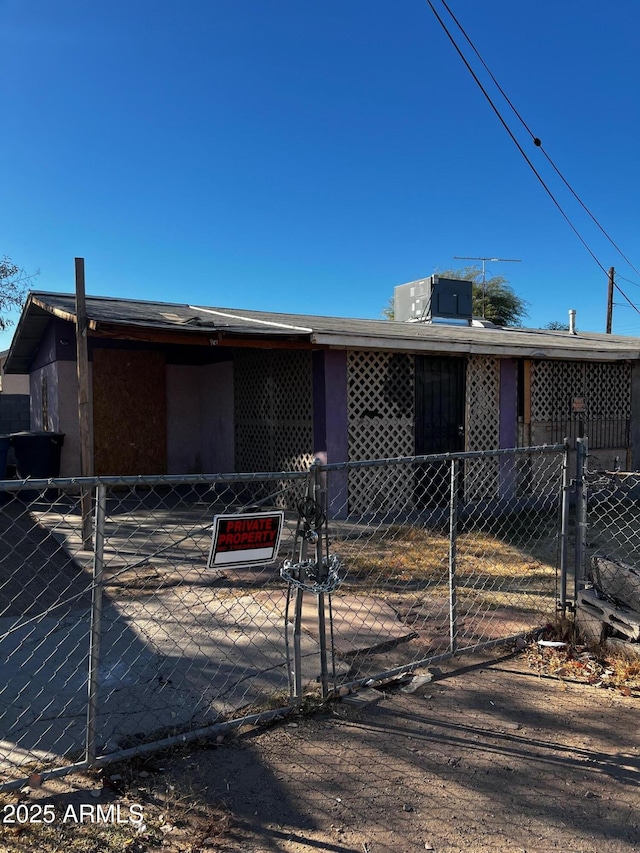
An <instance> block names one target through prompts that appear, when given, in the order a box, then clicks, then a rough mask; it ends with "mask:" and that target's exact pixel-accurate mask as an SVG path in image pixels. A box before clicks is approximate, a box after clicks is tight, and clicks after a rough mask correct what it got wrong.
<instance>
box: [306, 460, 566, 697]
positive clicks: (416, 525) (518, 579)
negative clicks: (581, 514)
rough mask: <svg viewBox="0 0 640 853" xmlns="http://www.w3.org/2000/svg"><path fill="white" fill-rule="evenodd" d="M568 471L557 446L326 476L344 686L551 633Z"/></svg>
mask: <svg viewBox="0 0 640 853" xmlns="http://www.w3.org/2000/svg"><path fill="white" fill-rule="evenodd" d="M567 465H568V453H567V451H566V450H565V448H564V446H563V445H557V446H554V447H544V448H528V449H526V450H523V451H518V450H514V451H495V452H486V453H485V452H482V453H466V454H465V453H460V454H450V455H448V456H446V457H435V456H431V457H417V458H408V459H398V460H383V461H376V462H354V463H348V464H345V465H333V466H332V465H328V466H324V468H322V471H323V472H324V475H325V484H324V486H325V488H326V491H327V496H328V505H329V507H330V520H329V544H328V548H329V551H330V553H331V554H333V555H335V556H337V558H338V559H339V561H340V565H341V576H342V582H341V584H340V586H339V588H338V589H337V591H336V593H335V594H334V595H333V596H332V599H331V601H330V606H329V607H328V619H329V623H330V634H331V640H332V642H331V648H332V650H333V653H334V655H333V661H332V664H333V672H332V673H331V675H332V679H333V682H334V685H335V686H336V688H337V689H338V690H339V689H340V688H341V687H344V686H347V685H348V686H353V685H356V684H363V683H369V682H371V681H376V680H384V679H385V678H388V677H390V676H391V675H393V674H397V673H401V672H406V671H411V670H415V669H417V668H418V667H420V666H423V665H427V664H429V663H434V662H436V661H437V660H441V659H444V658H447V657H450V656H452V655H453V654H460V653H462V652H470V651H474V650H479V649H481V648H487V647H489V646H491V645H495V644H498V643H503V642H505V641H507V640H508V639H514V638H516V637H518V636H523V635H524V634H526V633H528V632H530V631H532V630H533V629H535V628H538V627H542V626H544V625H545V624H546V623H548V622H553V621H554V619H555V615H556V609H557V607H558V604H559V603H561V602H562V600H563V599H564V597H565V595H566V592H563V586H565V587H566V572H567V562H568V561H567V557H568V554H567V537H566V531H567V525H566V521H565V523H564V525H563V516H564V515H565V514H566V506H567V505H568V492H567V490H566V488H563V486H565V485H566V481H567ZM364 493H366V495H367V498H368V499H367V501H366V502H365V501H364V500H362V499H361V497H360V495H362V494H364ZM354 495H355V498H354V497H353V496H354ZM563 497H564V500H563ZM563 532H564V534H565V535H564V536H563ZM561 565H564V574H563V572H561V571H560V569H561ZM563 577H564V578H565V580H564V581H563Z"/></svg>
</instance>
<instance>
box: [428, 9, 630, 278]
mask: <svg viewBox="0 0 640 853" xmlns="http://www.w3.org/2000/svg"><path fill="white" fill-rule="evenodd" d="M441 2H442V5H443V6H444V7H445V9H446V10H447V12H448V13H449V15H450V16H451V18H452V19H453V20H454V21H455V23H456V26H457V27H458V29H459V30H460V32H461V33H462V35H463V36H464V37H465V39H466V40H467V42H468V43H469V45H470V47H471V49H472V50H473V52H474V53H475V55H476V56H477V57H478V59H479V60H480V62H481V64H482V67H483V68H484V69H485V71H486V72H487V74H488V75H489V77H490V78H491V80H492V81H493V83H494V85H495V86H496V88H497V89H498V91H499V92H500V94H501V95H502V97H503V98H504V99H505V101H506V102H507V103H508V104H509V106H510V107H511V109H512V110H513V112H514V114H515V115H516V117H517V118H518V119H519V121H520V123H521V124H522V126H523V127H524V129H525V130H526V131H527V133H528V134H529V135H530V136H531V139H532V140H533V144H534V145H535V146H536V147H537V148H539V149H540V151H542V153H543V154H544V156H545V157H546V159H547V161H548V163H549V165H550V166H551V167H552V169H553V170H554V171H555V173H556V174H557V175H558V177H559V178H560V180H561V181H562V183H563V184H564V185H565V186H566V188H567V189H568V190H569V192H570V193H571V195H572V196H573V197H574V198H575V199H576V201H577V202H578V204H580V206H581V207H582V209H583V210H584V211H585V212H586V213H587V214H588V216H589V217H590V218H591V219H592V221H593V222H594V223H595V224H596V225H597V227H598V228H599V229H600V231H601V232H602V234H604V236H605V237H606V238H607V240H608V241H609V242H610V243H611V245H612V246H613V248H614V249H615V250H616V251H617V252H619V254H620V255H621V257H622V258H624V260H625V261H626V262H627V263H628V264H629V266H630V267H631V269H632V270H633V271H634V272H635V273H636V275H640V272H639V271H638V270H637V269H636V267H635V266H634V265H633V263H632V262H631V261H630V260H629V258H628V257H627V256H626V255H625V253H624V252H623V251H622V249H621V248H620V246H618V244H617V243H616V242H615V240H614V239H613V238H612V237H611V236H610V235H609V234H608V233H607V231H606V230H605V229H604V227H603V226H602V225H601V224H600V222H599V221H598V220H597V219H596V217H595V216H594V214H593V213H592V212H591V211H590V210H589V208H588V207H587V205H586V204H585V203H584V202H583V201H582V199H581V198H580V196H579V195H578V194H577V192H576V191H575V190H574V189H573V187H572V186H571V184H570V183H569V181H568V180H567V179H566V178H565V177H564V175H563V174H562V172H561V171H560V169H559V168H558V167H557V166H556V164H555V163H554V162H553V160H552V159H551V157H550V156H549V154H548V153H547V152H546V151H545V149H544V146H543V145H542V142H541V140H540V139H539V137H537V136H536V135H535V134H534V133H533V131H532V130H531V128H530V127H529V125H528V124H527V122H526V121H525V120H524V118H523V117H522V116H521V115H520V113H519V112H518V110H517V109H516V107H515V105H514V104H513V102H512V101H511V99H510V98H509V96H508V95H507V93H506V92H505V91H504V89H503V88H502V86H501V85H500V83H499V82H498V81H497V80H496V78H495V76H494V75H493V73H492V71H491V69H490V68H489V66H488V65H487V63H486V62H485V61H484V59H483V58H482V56H481V54H480V51H479V50H478V48H477V47H476V46H475V44H474V43H473V42H472V41H471V38H470V36H469V35H468V33H467V32H466V30H465V29H464V27H463V26H462V24H461V23H460V21H459V20H458V19H457V18H456V16H455V15H454V13H453V12H452V11H451V9H450V8H449V6H448V4H447V2H446V0H441ZM429 5H431V3H430V2H429ZM432 8H433V6H432ZM467 67H468V66H467ZM474 76H475V75H474ZM476 79H477V78H476Z"/></svg>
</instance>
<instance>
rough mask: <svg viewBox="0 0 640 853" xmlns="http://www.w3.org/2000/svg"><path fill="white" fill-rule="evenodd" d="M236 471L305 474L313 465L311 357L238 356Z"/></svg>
mask: <svg viewBox="0 0 640 853" xmlns="http://www.w3.org/2000/svg"><path fill="white" fill-rule="evenodd" d="M233 366H234V389H235V406H234V408H235V437H236V469H237V470H238V471H240V472H242V471H302V470H306V469H307V468H308V466H309V465H310V464H311V463H312V462H313V389H312V371H311V353H309V352H304V351H287V350H250V349H247V350H241V349H239V350H236V351H235V352H234V360H233Z"/></svg>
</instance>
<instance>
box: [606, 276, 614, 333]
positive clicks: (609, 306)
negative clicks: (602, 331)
mask: <svg viewBox="0 0 640 853" xmlns="http://www.w3.org/2000/svg"><path fill="white" fill-rule="evenodd" d="M614 276H615V270H614V268H613V267H609V290H608V293H607V334H608V335H610V334H611V326H612V325H613V285H614Z"/></svg>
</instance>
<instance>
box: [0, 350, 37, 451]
mask: <svg viewBox="0 0 640 853" xmlns="http://www.w3.org/2000/svg"><path fill="white" fill-rule="evenodd" d="M8 354H9V351H8V350H4V351H3V352H0V435H6V434H8V433H12V432H21V431H22V430H28V429H29V424H30V422H31V414H30V403H29V376H28V375H25V374H8V375H7V376H5V373H4V365H5V362H6V360H7V356H8Z"/></svg>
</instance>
